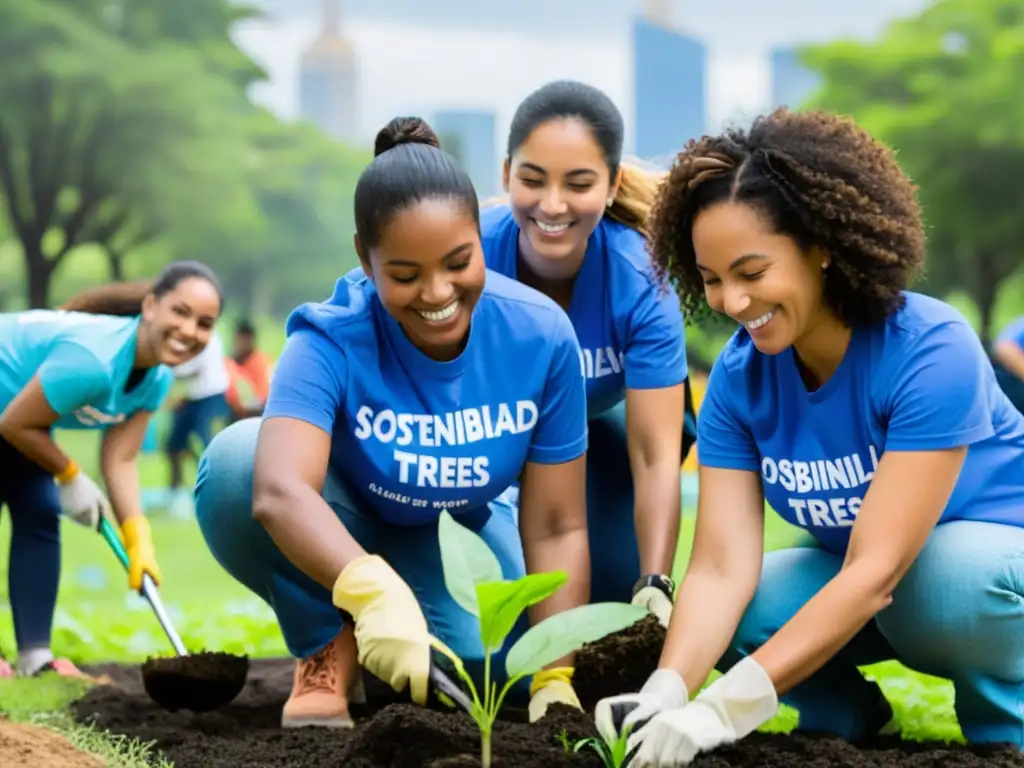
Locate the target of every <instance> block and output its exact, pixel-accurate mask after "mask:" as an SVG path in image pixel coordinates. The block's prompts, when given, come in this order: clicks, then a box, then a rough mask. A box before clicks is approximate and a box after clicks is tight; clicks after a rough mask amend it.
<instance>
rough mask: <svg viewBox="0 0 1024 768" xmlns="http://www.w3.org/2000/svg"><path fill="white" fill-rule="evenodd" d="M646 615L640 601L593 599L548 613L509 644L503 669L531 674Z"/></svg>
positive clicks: (513, 673) (510, 674) (512, 673)
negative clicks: (639, 603) (587, 602)
mask: <svg viewBox="0 0 1024 768" xmlns="http://www.w3.org/2000/svg"><path fill="white" fill-rule="evenodd" d="M646 615H647V609H646V608H644V607H643V606H640V605H631V604H630V603H594V604H593V605H581V606H579V607H577V608H570V609H569V610H567V611H562V612H561V613H559V614H556V615H555V616H549V617H548V618H546V619H544V621H542V622H541V623H540V624H538V625H537V626H535V627H531V628H530V630H529V631H528V632H526V634H524V635H523V636H522V637H521V638H519V641H518V642H517V643H516V644H515V645H513V646H512V648H511V649H510V650H509V652H508V656H507V657H506V658H505V671H506V673H507V674H508V676H509V677H510V678H512V677H517V676H519V675H532V674H534V673H536V672H539V671H540V670H542V669H543V668H544V667H546V666H547V665H548V664H551V663H552V662H554V661H557V660H558V659H560V658H562V657H563V656H565V655H566V654H568V653H572V652H573V651H576V650H579V649H580V648H581V647H582V646H583V644H584V643H592V642H595V641H596V640H600V639H601V638H602V637H604V636H605V635H610V634H613V633H615V632H618V631H620V630H623V629H625V628H626V627H629V626H632V625H633V624H635V623H636V622H638V621H640V619H642V618H644V617H645V616H646Z"/></svg>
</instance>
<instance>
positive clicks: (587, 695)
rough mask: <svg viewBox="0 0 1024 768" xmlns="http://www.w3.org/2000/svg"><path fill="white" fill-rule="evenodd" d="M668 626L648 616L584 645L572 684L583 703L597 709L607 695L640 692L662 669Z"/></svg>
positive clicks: (577, 655) (578, 653)
mask: <svg viewBox="0 0 1024 768" xmlns="http://www.w3.org/2000/svg"><path fill="white" fill-rule="evenodd" d="M663 645H665V629H664V628H663V627H662V626H661V624H659V623H658V620H657V618H655V617H654V616H648V617H647V618H645V619H641V620H640V621H638V622H637V623H636V624H634V625H633V626H631V627H628V628H627V629H624V630H622V631H621V632H619V633H617V634H614V635H609V636H608V637H605V638H603V639H601V640H598V641H597V642H596V643H588V644H587V645H584V646H583V647H582V648H581V649H580V650H579V651H578V652H577V654H576V671H575V672H574V673H573V676H572V686H573V688H574V689H575V691H576V696H578V697H579V700H580V704H582V705H583V709H585V710H586V711H587V712H593V711H594V707H595V706H596V705H597V702H598V701H600V700H601V699H603V698H605V697H607V696H618V695H619V694H620V693H633V692H635V691H639V690H640V689H641V688H642V687H643V684H644V683H645V682H647V678H648V677H650V675H651V673H652V672H653V671H654V670H655V669H657V668H658V659H659V658H660V657H661V648H662V646H663Z"/></svg>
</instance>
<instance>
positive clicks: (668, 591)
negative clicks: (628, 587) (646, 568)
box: [633, 573, 676, 600]
mask: <svg viewBox="0 0 1024 768" xmlns="http://www.w3.org/2000/svg"><path fill="white" fill-rule="evenodd" d="M646 587H657V588H658V589H660V590H661V591H662V592H664V593H665V596H666V597H667V598H668V599H669V600H672V599H673V597H674V595H675V592H676V583H675V582H674V581H672V579H671V578H670V577H668V576H666V575H665V574H663V573H650V574H647V575H646V576H641V577H640V579H639V580H638V581H637V582H636V584H634V585H633V596H634V597H636V593H637V592H639V591H640V590H641V589H644V588H646Z"/></svg>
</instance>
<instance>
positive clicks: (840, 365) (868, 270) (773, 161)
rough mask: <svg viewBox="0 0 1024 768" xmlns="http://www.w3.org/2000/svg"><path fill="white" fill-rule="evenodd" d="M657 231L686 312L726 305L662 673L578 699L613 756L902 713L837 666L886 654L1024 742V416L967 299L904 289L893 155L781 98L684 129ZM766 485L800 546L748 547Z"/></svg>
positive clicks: (692, 750)
mask: <svg viewBox="0 0 1024 768" xmlns="http://www.w3.org/2000/svg"><path fill="white" fill-rule="evenodd" d="M652 231H653V241H654V245H655V249H654V250H655V253H656V254H657V259H658V261H659V263H660V264H661V266H662V269H663V270H664V271H666V272H667V273H669V274H670V275H671V276H672V277H673V278H674V279H675V281H676V283H677V285H678V290H679V293H680V296H681V298H682V302H683V305H684V308H685V309H687V310H689V311H691V312H695V311H698V310H699V309H701V308H703V307H702V305H703V304H704V302H705V301H706V303H707V305H710V307H711V308H712V309H713V310H715V311H717V312H722V313H725V314H727V315H728V316H729V317H731V318H733V319H734V320H736V321H737V322H739V323H741V324H742V327H741V328H739V329H738V330H737V331H736V333H735V334H734V335H733V337H732V338H731V339H730V340H729V342H728V343H727V344H726V346H725V348H724V350H723V351H722V353H721V355H720V356H719V358H718V360H717V361H716V363H715V365H714V368H713V370H712V372H711V376H710V380H709V382H708V387H707V392H706V394H705V397H704V402H703V405H702V407H701V411H700V417H699V424H698V444H699V445H700V464H701V467H700V490H699V504H698V509H699V512H698V520H697V530H696V534H695V541H694V549H693V555H692V558H691V560H690V563H689V566H688V568H687V571H686V575H685V578H684V580H683V581H682V583H681V585H680V588H679V593H678V596H677V599H676V605H675V610H674V613H673V616H672V621H671V623H670V626H669V630H668V637H667V640H666V644H665V649H664V651H663V653H662V656H661V661H660V664H659V669H658V670H656V671H655V672H654V673H653V674H652V675H651V677H650V678H649V680H648V682H647V683H646V684H645V685H644V686H643V688H642V689H641V691H640V692H639V693H637V694H628V695H622V696H616V697H611V698H608V699H604V700H602V701H601V702H599V703H598V705H597V707H596V712H595V717H596V721H597V724H598V727H599V728H600V730H601V731H602V733H604V734H607V735H613V734H617V733H619V732H621V729H623V728H625V727H630V728H632V727H634V726H636V728H635V730H633V731H631V734H632V735H631V737H630V743H631V746H632V747H633V748H634V749H637V750H638V751H637V753H636V756H635V758H634V760H633V761H632V762H631V763H630V766H631V768H640V767H641V766H643V768H649V767H651V766H656V767H659V768H664V767H666V766H680V765H686V764H687V763H689V762H690V761H691V760H692V759H693V758H694V756H695V755H696V754H697V753H698V752H704V751H707V750H711V749H713V748H715V747H716V746H719V745H722V744H727V743H730V742H732V741H735V740H736V739H739V738H742V737H744V736H746V735H748V734H749V733H751V732H752V731H754V730H755V729H756V728H758V727H759V726H761V725H762V724H764V723H766V722H767V721H768V720H770V719H771V718H772V717H773V716H774V715H775V713H776V710H777V708H778V704H779V701H780V700H781V701H783V702H785V703H787V704H790V705H792V706H793V707H795V708H796V709H797V710H799V713H800V725H799V728H800V729H801V730H808V731H826V732H830V733H833V734H836V735H838V736H840V737H843V738H845V739H848V740H851V741H856V740H859V739H862V738H866V737H871V736H874V735H877V734H878V733H880V732H890V731H892V730H893V729H895V728H896V727H897V726H898V724H897V723H896V722H895V720H894V719H893V712H892V708H891V707H890V705H889V703H888V702H887V701H886V699H885V697H884V696H883V694H882V691H881V689H880V688H879V687H878V686H877V685H876V684H875V683H873V682H869V681H868V680H866V679H865V678H864V677H863V676H862V675H861V674H860V672H859V671H858V669H857V667H858V666H861V665H867V664H873V663H876V662H880V661H883V660H889V659H895V660H898V661H900V662H902V663H903V664H904V665H906V666H907V667H910V668H911V669H914V670H917V671H920V672H923V673H927V674H931V675H936V676H940V677H944V678H947V679H949V680H951V681H952V682H953V685H954V687H955V689H956V702H955V706H956V713H957V715H958V718H959V721H960V726H961V728H962V731H963V733H964V736H965V737H966V738H967V739H968V741H970V742H1011V743H1013V744H1015V745H1017V746H1018V747H1024V418H1022V416H1021V414H1020V413H1019V412H1017V411H1016V410H1015V409H1014V408H1013V406H1012V405H1011V404H1010V402H1009V400H1008V399H1007V398H1006V396H1005V395H1004V394H1003V393H1002V392H1001V391H1000V389H999V387H998V385H997V383H996V380H995V375H994V372H993V369H992V365H991V363H990V362H989V360H988V358H987V356H986V354H985V351H984V349H983V347H982V345H981V343H980V340H979V339H978V337H977V335H976V334H975V332H974V331H973V330H972V328H971V327H970V325H968V323H967V321H966V320H965V319H964V318H963V316H962V315H961V314H960V313H959V312H957V311H956V310H955V309H953V308H952V307H950V306H949V305H947V304H945V303H943V302H941V301H938V300H937V299H933V298H930V297H927V296H924V295H921V294H918V293H913V292H910V291H908V290H906V288H907V285H908V282H909V278H910V276H911V274H912V272H913V271H914V270H915V268H917V267H919V266H920V265H921V264H922V262H923V259H924V253H925V237H924V232H923V226H922V221H921V214H920V211H919V207H918V203H917V200H916V198H915V189H914V187H913V185H912V183H911V181H910V180H908V179H907V178H906V176H904V175H903V173H902V171H901V169H900V168H899V167H898V165H897V163H896V161H895V159H894V157H893V155H892V153H891V152H890V151H889V150H888V149H886V148H885V147H884V146H882V145H881V144H879V143H877V142H875V141H874V140H873V139H872V138H871V137H870V136H869V135H868V134H866V133H865V132H864V131H862V130H861V129H859V128H858V127H857V126H856V125H854V124H853V123H852V122H850V121H848V120H846V119H842V118H839V117H835V116H832V115H829V114H826V113H821V112H809V113H805V114H795V113H791V112H788V111H786V110H784V109H783V110H779V111H776V112H773V113H772V114H771V115H769V116H767V117H761V118H759V119H758V120H757V121H755V122H754V124H753V126H752V128H751V129H750V130H749V131H747V132H743V131H738V130H736V131H730V132H728V133H726V134H725V135H722V136H718V137H714V138H704V139H702V140H700V141H697V142H692V143H690V144H689V145H688V146H687V147H686V149H685V150H684V151H683V152H682V153H681V154H680V156H679V158H678V160H677V162H676V163H675V164H674V166H673V169H672V171H671V174H670V177H669V181H668V183H667V184H666V186H665V187H664V188H663V190H662V192H661V196H660V199H659V201H658V203H657V204H656V210H655V212H654V215H653V220H652ZM765 501H767V502H768V503H769V504H771V506H772V508H773V509H775V510H776V511H777V512H778V513H779V514H780V515H781V516H782V517H783V518H785V519H786V520H787V521H788V522H790V523H792V524H794V525H796V526H799V527H801V528H804V529H806V530H807V531H808V532H810V533H811V534H812V535H813V537H814V538H815V539H816V544H817V546H813V547H809V548H798V549H786V550H781V551H776V552H770V553H768V554H765V555H762V540H763V531H764V514H765V509H764V505H765ZM723 652H724V653H723ZM714 666H716V667H717V668H718V669H719V670H720V671H722V672H724V675H723V676H722V677H721V678H719V679H718V680H716V681H715V682H713V683H712V684H711V685H709V686H708V687H707V688H706V689H705V690H704V691H703V692H701V693H700V694H698V695H697V696H696V698H695V699H694V700H693V701H692V702H690V701H688V698H689V696H688V692H690V691H697V690H698V688H699V687H700V686H701V685H702V684H703V683H704V682H705V679H706V678H707V676H708V674H709V672H710V671H711V669H712V667H714Z"/></svg>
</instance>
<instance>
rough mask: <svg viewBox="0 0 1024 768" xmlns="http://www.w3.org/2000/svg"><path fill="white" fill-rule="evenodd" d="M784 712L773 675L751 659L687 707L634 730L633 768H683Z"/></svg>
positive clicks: (731, 670)
mask: <svg viewBox="0 0 1024 768" xmlns="http://www.w3.org/2000/svg"><path fill="white" fill-rule="evenodd" d="M778 708H779V698H778V695H777V694H776V693H775V686H774V685H773V684H772V681H771V679H770V678H769V677H768V673H766V672H765V671H764V668H763V667H762V666H761V665H760V664H758V663H757V662H756V661H754V659H753V658H752V657H750V656H748V657H746V658H744V659H743V660H742V661H740V662H739V663H738V664H736V666H734V667H733V668H732V669H730V670H729V671H728V672H726V673H725V674H724V675H722V677H720V678H718V680H716V681H715V682H713V683H712V684H711V685H709V686H708V687H707V688H705V689H704V691H703V692H702V693H700V694H699V695H698V696H697V697H696V698H695V699H694V700H693V701H691V702H690V703H689V704H687V705H686V706H685V707H680V708H677V709H670V710H667V711H665V712H662V713H661V714H659V715H657V716H655V717H654V718H653V719H652V720H651V721H650V722H648V723H647V724H646V725H644V726H642V727H640V728H638V729H637V730H636V731H634V732H633V733H632V734H631V735H630V738H629V744H628V746H629V750H628V751H629V752H630V753H633V752H634V751H635V754H634V756H633V759H632V760H631V761H630V762H629V768H681V766H684V765H689V764H690V762H691V761H692V760H693V759H694V757H696V756H697V755H698V754H699V753H701V752H707V751H709V750H712V749H715V748H716V747H719V746H722V745H723V744H731V743H732V742H734V741H737V740H739V739H742V738H743V737H744V736H746V735H748V734H750V733H752V732H753V731H755V730H757V728H758V727H760V726H761V725H763V724H764V723H766V722H768V721H769V720H771V719H772V718H773V717H774V716H775V713H776V712H777V711H778Z"/></svg>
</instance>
